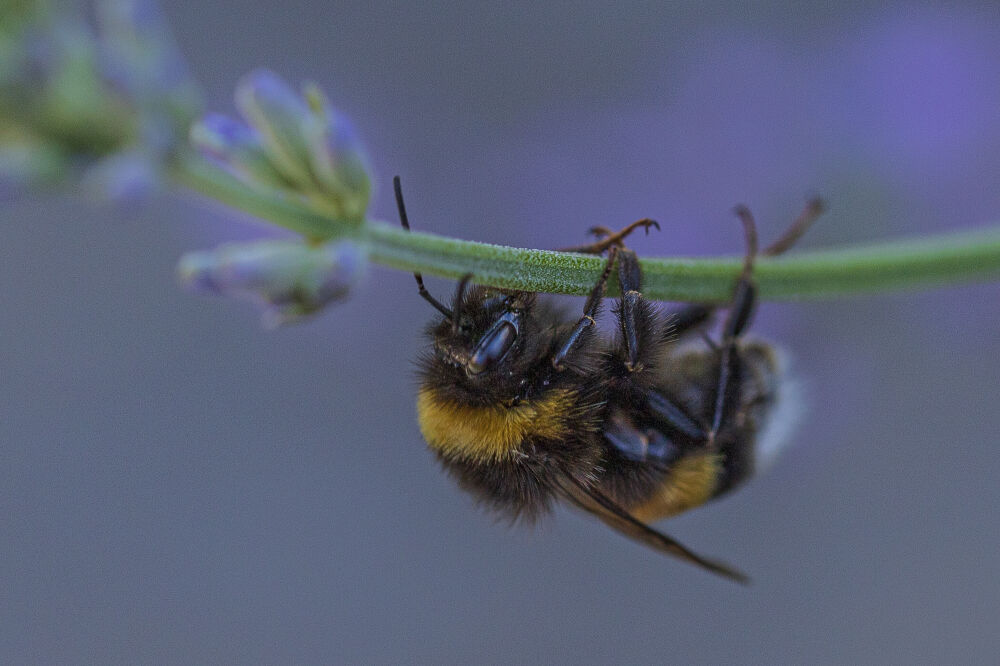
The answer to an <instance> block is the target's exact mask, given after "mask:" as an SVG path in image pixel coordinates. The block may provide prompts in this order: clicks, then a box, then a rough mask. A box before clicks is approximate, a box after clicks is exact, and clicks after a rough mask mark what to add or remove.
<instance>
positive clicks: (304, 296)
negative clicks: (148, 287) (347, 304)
mask: <svg viewBox="0 0 1000 666" xmlns="http://www.w3.org/2000/svg"><path fill="white" fill-rule="evenodd" d="M366 263H367V260H366V257H365V254H364V252H363V251H362V250H361V249H360V248H359V247H358V246H357V245H355V244H354V243H352V242H350V241H342V242H339V243H331V244H326V245H320V246H311V245H307V244H306V243H302V242H298V241H259V242H256V243H251V244H232V245H223V246H222V247H219V248H217V249H215V250H211V251H207V252H191V253H188V254H186V255H184V257H182V258H181V261H180V264H179V266H178V273H179V275H180V279H181V282H182V283H184V284H185V285H186V286H188V287H190V288H192V289H195V290H198V291H203V292H208V293H215V294H221V295H225V296H236V297H239V298H248V299H251V300H255V301H258V302H260V303H262V304H263V305H264V307H265V313H264V320H265V324H268V325H272V326H274V325H278V324H284V323H288V322H291V321H294V320H297V319H300V318H302V317H304V316H306V315H310V314H312V313H315V312H317V311H319V310H320V309H322V308H323V307H324V306H326V305H328V304H329V303H332V302H334V301H337V300H340V299H342V298H344V297H345V296H346V295H347V293H348V291H349V290H350V288H351V287H352V286H353V285H354V283H355V282H357V281H358V279H359V278H360V277H361V275H362V274H363V272H364V269H365V265H366Z"/></svg>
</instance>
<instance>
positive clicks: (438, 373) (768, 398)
mask: <svg viewBox="0 0 1000 666" xmlns="http://www.w3.org/2000/svg"><path fill="white" fill-rule="evenodd" d="M464 298H465V302H463V303H462V304H461V305H460V306H459V307H458V308H457V309H459V310H460V311H461V312H463V313H469V315H470V319H472V320H474V317H473V313H475V312H477V310H478V308H480V307H481V306H482V304H483V303H485V302H489V301H490V300H491V299H493V300H499V301H501V302H502V301H505V300H506V299H508V298H510V299H519V300H521V301H522V302H529V301H533V300H534V297H533V295H530V294H523V293H520V294H518V293H511V292H499V291H496V290H490V289H485V288H478V287H474V288H472V289H470V290H469V291H468V292H467V293H466V294H465V296H464ZM644 305H646V304H645V303H644ZM645 310H646V312H644V317H643V320H642V321H643V323H642V326H641V330H640V339H641V340H642V341H643V342H645V344H644V345H643V346H642V349H643V358H642V359H641V364H642V370H640V371H638V372H636V371H634V370H629V369H628V368H627V366H626V363H625V359H624V358H623V357H622V354H621V353H619V352H618V351H616V350H621V349H622V344H621V342H620V341H616V342H613V341H608V340H603V339H599V338H598V336H597V335H596V334H595V335H591V336H588V338H587V339H586V340H585V341H582V344H580V346H579V347H578V349H577V350H575V351H576V355H575V356H574V359H573V361H574V362H573V363H570V364H568V366H567V368H565V369H564V370H562V371H561V372H557V371H556V370H555V369H554V368H553V367H552V363H551V359H552V357H553V356H554V355H555V353H556V351H557V349H558V346H559V341H560V340H561V339H564V338H565V336H566V335H567V333H568V331H569V329H570V328H571V327H572V322H567V321H565V320H564V319H563V318H562V317H561V316H560V314H559V313H558V312H556V311H553V310H551V309H549V308H540V309H539V311H538V312H536V313H533V315H534V316H533V317H531V319H530V323H528V324H527V327H528V328H529V330H533V335H532V334H528V335H526V336H525V339H526V340H529V341H530V343H529V344H530V349H526V350H517V349H515V350H512V352H511V355H513V356H515V357H516V358H517V362H516V365H515V366H514V367H510V368H508V369H507V372H506V373H503V374H502V375H501V374H493V375H490V376H486V377H469V376H468V375H467V373H466V371H465V368H464V365H463V363H462V360H461V359H452V360H451V361H450V362H449V360H448V359H449V358H450V357H449V355H447V354H444V355H442V354H440V353H435V354H432V355H428V356H426V357H425V358H424V359H423V360H422V364H421V388H420V391H419V394H418V400H417V407H418V416H419V421H420V427H421V431H422V432H423V435H424V437H425V439H426V440H427V442H428V444H429V446H430V448H431V449H432V450H433V451H434V452H435V454H436V455H437V457H438V459H439V460H440V461H441V463H442V464H443V466H444V467H445V469H446V470H447V471H448V472H449V473H450V474H451V475H452V476H453V477H454V478H455V479H456V480H457V481H458V482H459V483H460V485H461V486H462V487H463V488H465V489H466V490H468V491H470V492H472V493H473V494H474V495H475V496H476V497H477V498H478V499H479V500H480V501H481V502H482V503H483V504H484V505H487V506H489V507H491V508H493V509H495V510H497V511H499V512H501V513H503V514H505V515H507V516H510V517H511V518H527V519H529V520H530V519H533V518H535V517H537V516H538V515H539V514H541V513H543V512H545V511H546V510H548V509H549V508H550V506H551V504H552V502H553V500H558V499H560V498H561V497H562V494H563V492H564V490H565V488H566V487H567V486H569V487H572V486H573V485H575V484H573V483H572V481H573V480H581V481H584V482H586V483H589V484H592V485H594V486H596V487H597V488H598V489H599V490H600V491H601V492H602V493H604V494H606V495H607V496H608V497H609V498H610V499H611V500H613V501H614V502H616V503H617V504H618V505H620V506H621V507H622V508H624V509H625V510H626V511H628V512H630V513H631V514H632V515H633V516H635V517H636V518H638V519H639V520H642V521H644V522H650V521H655V520H659V519H662V518H666V517H669V516H672V515H675V514H677V513H680V512H682V511H685V510H687V509H690V508H693V507H696V506H699V505H701V504H703V503H704V502H706V501H708V500H710V499H712V498H715V497H718V496H720V495H722V494H724V493H725V492H727V491H729V490H731V489H732V488H734V487H735V486H737V485H738V484H739V483H740V482H741V481H743V480H745V479H746V478H747V477H748V476H749V475H750V474H751V473H752V471H753V469H754V444H755V441H756V435H757V433H758V431H759V430H760V429H761V428H762V426H763V425H764V424H765V422H766V420H767V416H768V415H769V413H770V411H771V407H772V406H773V405H774V403H775V402H776V400H777V387H778V385H779V382H778V369H777V361H776V357H775V355H774V353H773V351H772V350H771V348H770V347H769V346H767V345H765V344H763V343H759V342H753V343H746V344H741V353H740V354H739V359H740V361H739V363H738V365H737V366H736V370H737V372H736V373H735V375H734V380H733V382H732V384H731V388H730V391H731V393H732V396H731V400H730V404H732V405H733V408H732V410H731V411H732V418H730V419H727V420H726V421H725V423H724V427H723V428H722V429H720V431H719V432H718V434H717V436H716V440H715V442H716V446H715V447H714V449H713V450H712V451H706V447H705V443H704V441H702V440H700V439H699V437H698V435H697V433H690V432H689V433H685V432H683V430H682V429H681V428H678V427H677V425H676V423H675V422H672V421H670V420H668V419H666V418H664V416H663V408H662V404H664V401H663V400H661V398H666V401H667V403H669V404H672V405H676V406H679V407H680V408H681V409H682V410H683V413H685V414H688V415H690V416H691V418H692V419H693V420H695V421H696V422H699V423H702V424H705V423H710V421H711V418H712V410H713V409H714V392H715V389H716V382H717V377H718V372H719V371H718V367H719V357H720V351H719V350H718V349H705V350H701V349H694V348H691V347H690V346H688V347H687V348H685V346H682V345H679V344H678V342H677V341H676V340H675V339H674V336H673V332H672V326H671V324H670V321H669V319H668V318H665V317H663V316H661V315H658V314H657V313H655V312H654V311H653V309H652V308H651V307H646V308H645ZM486 320H487V321H488V320H489V317H487V318H486ZM469 333H470V334H472V335H470V338H471V339H478V338H477V337H476V334H477V333H478V334H479V335H481V334H482V331H472V330H470V331H469ZM451 334H452V328H451V325H450V323H449V322H448V321H447V320H444V321H442V322H440V323H439V324H438V325H437V326H435V327H432V329H431V330H430V336H431V338H432V339H433V340H434V341H435V346H436V348H438V349H441V348H446V349H447V348H449V345H451V344H452V343H453V342H454V341H452V340H451V339H450V338H451ZM520 337H521V336H519V338H520ZM525 351H527V352H528V353H527V354H525V353H524V352H525ZM518 352H520V353H518ZM650 449H652V451H651V450H650ZM566 477H571V478H570V479H567V478H566Z"/></svg>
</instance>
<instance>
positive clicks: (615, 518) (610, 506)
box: [559, 476, 750, 585]
mask: <svg viewBox="0 0 1000 666" xmlns="http://www.w3.org/2000/svg"><path fill="white" fill-rule="evenodd" d="M559 487H560V489H561V490H562V492H563V494H564V495H565V496H566V498H567V499H568V500H569V501H570V502H572V503H573V504H574V505H576V506H577V507H579V508H581V509H583V510H584V511H586V512H587V513H590V514H593V515H595V516H597V517H598V518H600V519H601V521H603V522H604V523H605V524H606V525H608V526H610V527H612V528H614V529H615V530H618V531H619V532H621V533H622V534H624V535H625V536H627V537H629V538H630V539H634V540H635V541H638V542H639V543H643V544H645V545H647V546H649V547H650V548H653V549H654V550H658V551H660V552H661V553H666V554H667V555H672V556H673V557H676V558H679V559H681V560H685V561H687V562H690V563H691V564H695V565H697V566H699V567H702V568H703V569H707V570H709V571H711V572H712V573H714V574H718V575H720V576H723V577H725V578H728V579H730V580H734V581H736V582H737V583H741V584H743V585H746V584H748V583H749V582H750V579H749V578H748V577H747V575H746V574H744V573H742V572H740V571H738V570H736V569H733V568H732V567H730V566H728V565H726V564H723V563H721V562H716V561H714V560H710V559H707V558H704V557H702V556H701V555H698V554H697V553H694V552H692V551H690V550H688V549H687V548H686V547H685V546H684V545H682V544H681V543H680V542H678V541H676V540H675V539H673V538H672V537H669V536H667V535H666V534H663V533H662V532H659V531H657V530H654V529H653V528H652V527H650V526H649V525H647V524H646V523H644V522H642V521H641V520H639V519H638V518H636V517H635V516H633V515H632V514H630V513H629V512H628V511H626V510H625V509H623V508H622V507H621V506H619V505H618V503H617V502H615V501H614V500H613V499H611V498H610V497H608V496H607V495H605V494H604V493H602V492H601V491H600V490H598V489H597V488H594V487H593V486H590V485H587V484H585V483H584V482H583V481H580V480H578V479H576V478H573V477H571V476H567V477H564V480H560V482H559Z"/></svg>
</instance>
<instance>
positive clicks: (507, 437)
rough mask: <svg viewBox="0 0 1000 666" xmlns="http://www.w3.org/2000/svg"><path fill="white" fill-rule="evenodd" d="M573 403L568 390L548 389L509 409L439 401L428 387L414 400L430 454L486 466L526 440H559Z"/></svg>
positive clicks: (566, 426) (510, 453)
mask: <svg viewBox="0 0 1000 666" xmlns="http://www.w3.org/2000/svg"><path fill="white" fill-rule="evenodd" d="M574 399H575V393H574V392H573V391H570V390H567V389H554V390H551V391H547V392H546V393H545V394H544V395H543V396H542V397H541V398H540V399H538V400H531V401H526V402H523V403H521V404H519V405H517V406H515V407H507V406H505V405H490V406H487V407H472V406H469V405H460V404H455V403H453V402H449V401H446V400H443V399H442V398H441V397H440V395H438V393H437V392H436V391H435V390H434V389H433V388H429V387H424V388H421V389H420V393H419V394H418V395H417V414H418V418H419V421H420V430H421V432H423V435H424V439H426V440H427V443H428V444H429V445H430V446H431V448H432V449H434V450H436V451H439V452H441V453H442V454H444V455H445V456H448V457H453V458H465V459H468V460H481V461H484V462H486V461H490V460H500V459H503V458H507V457H509V456H512V455H513V454H514V453H515V452H516V451H517V450H518V449H519V447H520V445H521V443H522V442H523V441H524V440H525V439H527V438H531V437H537V438H545V439H559V438H561V437H565V436H566V435H567V434H568V432H569V425H568V420H569V419H570V418H571V413H572V411H573V409H572V408H573V405H574Z"/></svg>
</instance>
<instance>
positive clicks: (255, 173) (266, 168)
mask: <svg viewBox="0 0 1000 666" xmlns="http://www.w3.org/2000/svg"><path fill="white" fill-rule="evenodd" d="M191 143H193V144H194V146H195V147H196V148H197V149H198V150H200V151H201V153H202V154H203V155H205V156H206V157H208V158H210V159H212V160H214V161H216V162H219V163H221V164H223V165H224V166H225V167H226V168H227V169H228V170H229V171H231V172H232V173H233V175H235V176H237V177H238V178H240V179H241V180H243V181H244V182H246V183H248V184H250V185H254V184H262V185H266V186H268V187H281V188H285V187H289V182H288V181H287V180H286V179H285V178H284V177H283V176H282V175H281V174H280V173H278V171H277V169H275V168H274V165H273V164H272V163H271V160H270V159H269V158H268V155H267V151H265V150H264V146H263V144H262V143H261V141H260V136H259V135H258V134H257V133H256V132H254V131H253V130H252V129H250V128H249V127H247V126H246V125H245V124H243V123H242V122H240V121H238V120H234V119H232V118H230V117H228V116H223V115H221V114H218V113H210V114H208V115H207V116H205V117H204V118H202V119H201V120H200V121H198V122H197V123H195V124H194V125H193V126H192V127H191Z"/></svg>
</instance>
